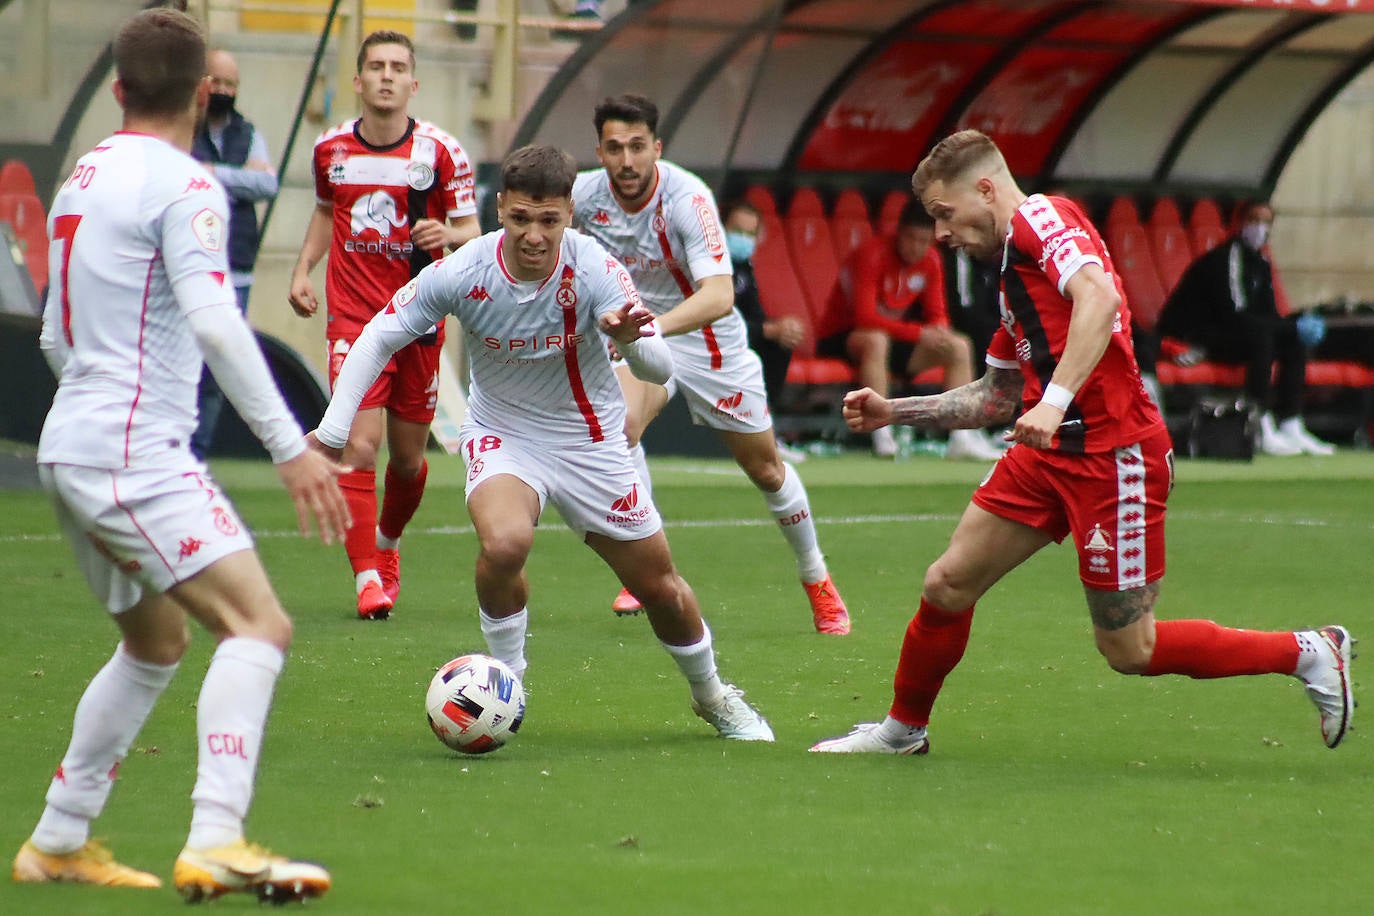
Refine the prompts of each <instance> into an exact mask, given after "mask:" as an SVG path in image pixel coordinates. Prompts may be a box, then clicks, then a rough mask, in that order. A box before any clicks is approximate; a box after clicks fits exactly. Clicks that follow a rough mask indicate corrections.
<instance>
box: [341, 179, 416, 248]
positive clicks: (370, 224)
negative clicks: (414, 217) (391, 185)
mask: <svg viewBox="0 0 1374 916" xmlns="http://www.w3.org/2000/svg"><path fill="white" fill-rule="evenodd" d="M348 216H349V220H348V226H349V230H350V231H351V232H352V233H353V234H354V235H355V236H357V235H362V234H363V232H365V231H366V230H368V229H372V230H373V231H375V232H376V233H377V234H378V235H380V236H381V237H382V238H384V239H385V238H390V237H391V230H392V229H399V228H401V227H402V226H404V225H405V224H406V221H405V220H404V219H401V218H399V217H397V215H396V200H395V198H393V197H392V196H391V195H390V194H388V193H387V192H385V191H373V192H372V193H371V194H364V195H363V196H362V197H359V198H358V199H357V200H356V201H354V202H353V208H352V210H350V211H349V214H348Z"/></svg>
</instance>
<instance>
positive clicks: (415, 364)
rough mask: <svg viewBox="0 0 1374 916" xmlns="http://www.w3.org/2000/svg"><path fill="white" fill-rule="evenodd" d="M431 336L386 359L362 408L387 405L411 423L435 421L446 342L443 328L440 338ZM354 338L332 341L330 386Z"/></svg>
mask: <svg viewBox="0 0 1374 916" xmlns="http://www.w3.org/2000/svg"><path fill="white" fill-rule="evenodd" d="M429 340H430V338H421V339H420V340H417V341H414V342H412V343H408V344H406V345H405V346H404V347H402V348H401V349H399V350H397V351H396V353H395V354H394V355H393V356H392V357H391V359H390V360H389V361H388V362H387V364H386V367H385V368H383V369H382V373H381V375H379V376H377V381H375V382H373V383H372V387H371V388H369V389H367V394H365V395H363V400H362V403H361V404H359V405H358V409H359V410H368V409H369V408H373V407H385V408H386V409H387V410H388V411H389V412H390V413H391V414H392V415H394V416H396V417H399V418H400V419H402V420H409V421H410V422H412V423H432V422H433V421H434V408H435V406H436V405H437V404H438V402H439V350H440V348H441V347H442V346H443V343H444V334H443V329H442V328H440V331H439V335H438V338H437V340H435V341H434V342H433V343H430V342H429ZM352 343H353V342H352V341H351V340H347V339H345V338H337V339H335V340H331V341H329V390H330V391H331V392H332V391H333V390H334V383H335V382H336V381H337V380H338V378H339V370H340V369H341V368H343V361H344V357H346V356H347V355H348V350H349V347H350V346H352Z"/></svg>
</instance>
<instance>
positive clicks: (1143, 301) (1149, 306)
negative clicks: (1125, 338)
mask: <svg viewBox="0 0 1374 916" xmlns="http://www.w3.org/2000/svg"><path fill="white" fill-rule="evenodd" d="M1107 248H1108V249H1109V250H1110V251H1111V255H1112V262H1113V263H1114V264H1115V265H1116V269H1117V271H1118V272H1120V274H1121V285H1122V286H1123V287H1124V288H1125V290H1126V301H1127V303H1128V304H1129V306H1130V309H1131V316H1132V317H1133V318H1134V319H1135V320H1136V322H1137V323H1138V324H1139V325H1140V326H1141V327H1142V328H1144V329H1145V330H1147V331H1152V330H1154V327H1155V325H1156V324H1157V323H1158V322H1159V313H1160V311H1161V310H1162V309H1163V308H1164V287H1163V286H1161V285H1160V282H1159V271H1158V270H1157V269H1156V268H1155V261H1154V256H1153V254H1152V253H1151V251H1150V240H1149V238H1148V236H1147V235H1146V234H1145V229H1144V227H1143V226H1141V225H1140V224H1139V223H1125V222H1118V223H1116V224H1115V225H1113V224H1112V223H1111V222H1110V221H1109V222H1108V224H1107Z"/></svg>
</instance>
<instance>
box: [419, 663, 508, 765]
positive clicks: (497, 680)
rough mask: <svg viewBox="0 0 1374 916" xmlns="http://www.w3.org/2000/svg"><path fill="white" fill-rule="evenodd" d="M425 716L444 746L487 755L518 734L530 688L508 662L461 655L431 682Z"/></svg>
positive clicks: (466, 752) (467, 752)
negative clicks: (521, 682) (525, 686)
mask: <svg viewBox="0 0 1374 916" xmlns="http://www.w3.org/2000/svg"><path fill="white" fill-rule="evenodd" d="M425 712H426V713H427V714H428V716H429V727H430V729H432V730H433V732H434V734H435V736H436V737H437V738H438V739H439V740H440V741H442V742H444V744H447V745H448V746H449V747H451V748H453V749H454V750H455V751H462V752H463V753H464V754H485V753H487V752H488V751H494V750H496V749H497V748H498V747H501V746H502V745H503V744H505V743H506V742H507V741H509V740H510V739H511V738H512V737H513V736H514V735H515V733H516V732H517V731H519V729H520V723H521V722H522V721H524V718H525V688H524V687H523V686H521V684H520V679H519V678H517V677H516V676H515V672H513V671H511V670H510V668H509V667H507V666H506V664H505V663H504V662H501V661H498V660H497V659H494V658H491V657H490V656H487V655H475V654H474V655H462V656H459V657H458V658H455V659H454V660H453V661H451V662H449V663H448V664H446V665H444V667H442V668H440V669H439V671H438V672H437V673H436V674H435V675H434V679H433V680H431V681H430V682H429V690H428V691H426V693H425Z"/></svg>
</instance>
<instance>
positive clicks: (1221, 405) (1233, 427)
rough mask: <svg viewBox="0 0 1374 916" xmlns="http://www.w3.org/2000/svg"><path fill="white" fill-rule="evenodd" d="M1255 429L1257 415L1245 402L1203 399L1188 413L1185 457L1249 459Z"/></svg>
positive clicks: (1257, 424) (1253, 452)
mask: <svg viewBox="0 0 1374 916" xmlns="http://www.w3.org/2000/svg"><path fill="white" fill-rule="evenodd" d="M1258 432H1259V415H1258V413H1257V411H1256V410H1255V409H1254V408H1253V407H1252V406H1251V405H1250V403H1249V402H1248V401H1246V400H1244V399H1241V400H1238V401H1216V400H1210V399H1207V398H1203V399H1202V400H1200V401H1198V402H1197V403H1196V404H1194V405H1193V409H1192V411H1191V412H1189V414H1188V456H1189V457H1191V458H1226V459H1230V460H1233V461H1251V460H1253V459H1254V457H1255V438H1256V435H1257V434H1258Z"/></svg>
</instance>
